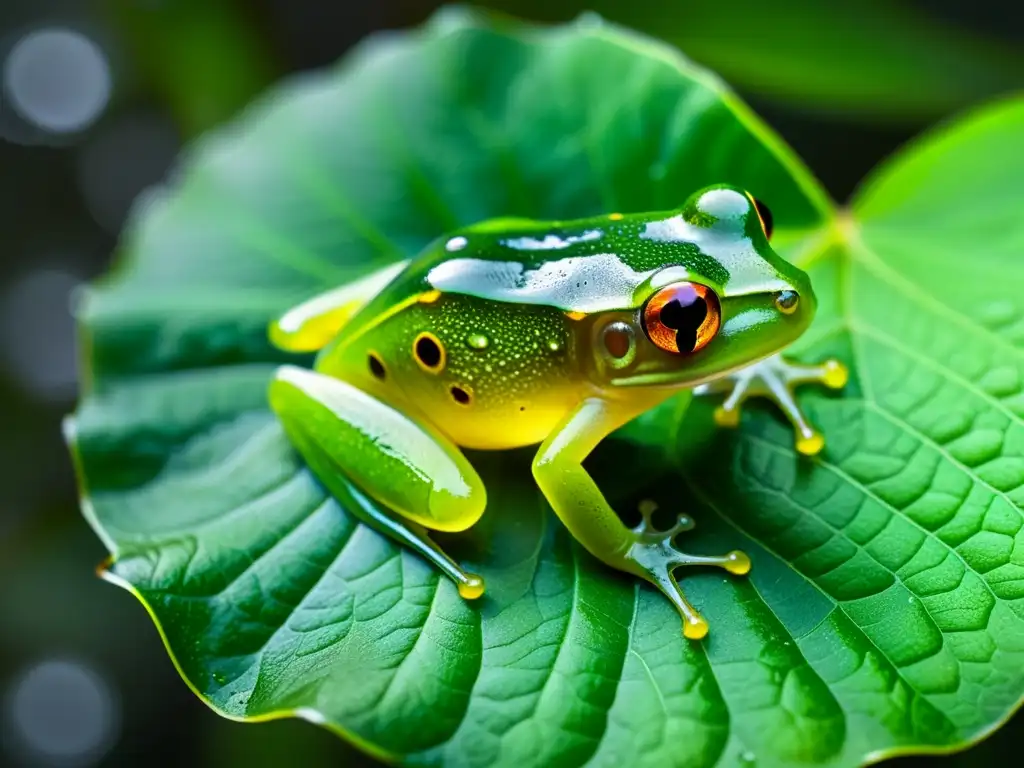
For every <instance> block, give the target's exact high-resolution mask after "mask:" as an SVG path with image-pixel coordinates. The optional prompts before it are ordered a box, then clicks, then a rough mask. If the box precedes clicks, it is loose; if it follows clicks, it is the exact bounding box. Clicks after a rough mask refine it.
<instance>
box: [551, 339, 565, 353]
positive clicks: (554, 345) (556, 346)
mask: <svg viewBox="0 0 1024 768" xmlns="http://www.w3.org/2000/svg"><path fill="white" fill-rule="evenodd" d="M548 349H550V350H551V351H552V352H561V351H562V342H560V341H559V340H558V339H551V340H549V341H548Z"/></svg>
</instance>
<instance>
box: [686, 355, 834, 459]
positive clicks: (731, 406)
mask: <svg viewBox="0 0 1024 768" xmlns="http://www.w3.org/2000/svg"><path fill="white" fill-rule="evenodd" d="M848 378H849V373H848V371H847V369H846V366H845V365H843V364H842V363H841V362H839V361H838V360H834V359H833V360H826V361H825V362H823V363H818V364H815V365H804V364H802V363H791V362H789V361H787V360H786V359H785V358H783V357H782V356H781V355H773V356H771V357H768V358H765V359H764V360H761V361H760V362H758V363H754V364H753V365H750V366H748V367H746V368H742V369H740V370H739V371H737V372H736V373H734V374H731V375H730V376H725V377H723V378H721V379H718V380H716V381H713V382H711V383H709V384H704V385H702V386H700V387H697V388H695V389H694V394H697V395H704V394H709V393H714V392H729V394H728V396H727V397H726V398H725V401H724V402H723V403H722V404H721V405H720V406H719V407H718V408H716V409H715V422H716V423H717V424H718V425H719V426H722V427H735V426H736V425H738V424H739V421H740V406H741V405H742V404H743V402H744V401H745V400H746V399H747V398H749V397H767V398H769V399H770V400H773V401H774V402H775V403H776V404H777V405H778V406H779V408H780V409H782V412H783V413H784V414H785V415H786V418H788V419H789V420H790V422H791V423H792V424H793V429H794V430H795V432H796V441H795V442H796V449H797V451H799V452H800V453H802V454H804V455H805V456H813V455H814V454H816V453H818V452H819V451H820V450H821V449H822V448H824V447H825V438H824V437H822V435H821V433H820V432H818V431H817V430H816V429H815V428H814V427H813V426H811V424H810V422H808V421H807V418H806V417H805V416H804V414H803V411H801V410H800V406H799V405H797V403H796V399H795V398H794V397H793V390H794V389H796V387H798V386H799V385H801V384H807V383H817V384H824V385H825V386H826V387H828V388H829V389H841V388H842V387H844V386H845V385H846V381H847V379H848Z"/></svg>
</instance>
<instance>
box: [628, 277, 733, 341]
mask: <svg viewBox="0 0 1024 768" xmlns="http://www.w3.org/2000/svg"><path fill="white" fill-rule="evenodd" d="M721 324H722V308H721V305H720V304H719V302H718V296H716V295H715V292H714V291H713V290H711V289H710V288H708V287H707V286H706V285H701V284H700V283H686V282H683V283H672V285H666V286H665V287H664V288H661V289H660V290H658V292H657V293H655V294H654V295H653V296H651V298H649V299H648V300H647V303H646V304H645V305H644V310H643V325H644V333H646V334H647V338H649V339H650V340H651V341H652V342H653V343H654V344H655V345H656V346H658V347H660V348H661V349H663V350H665V351H666V352H673V353H675V354H677V355H688V354H691V353H693V352H696V351H697V350H699V349H702V348H703V347H704V346H706V345H707V343H708V342H709V341H711V340H712V339H713V338H714V337H715V334H716V333H718V328H719V326H721Z"/></svg>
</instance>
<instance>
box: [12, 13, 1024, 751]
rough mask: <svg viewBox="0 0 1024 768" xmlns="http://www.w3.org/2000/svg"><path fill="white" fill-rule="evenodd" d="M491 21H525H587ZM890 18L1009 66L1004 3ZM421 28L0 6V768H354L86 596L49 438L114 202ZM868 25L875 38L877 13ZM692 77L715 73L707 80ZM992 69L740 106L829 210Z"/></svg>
mask: <svg viewBox="0 0 1024 768" xmlns="http://www.w3.org/2000/svg"><path fill="white" fill-rule="evenodd" d="M495 4H496V5H500V6H502V7H503V8H504V9H506V10H512V11H519V12H520V13H521V15H524V16H528V17H531V18H539V19H543V20H559V19H568V18H572V17H573V16H575V15H576V14H577V13H578V12H579V11H580V10H581V9H582V8H584V7H585V4H576V3H573V2H569V1H568V0H550V2H545V3H535V2H530V0H524V1H523V2H521V3H517V2H514V1H510V2H504V3H495ZM798 4H799V3H798ZM605 5H606V6H607V4H605ZM621 5H622V7H623V9H622V12H621V13H620V12H618V11H612V12H609V11H608V10H607V8H602V10H604V12H605V15H607V16H610V17H611V18H613V19H615V20H619V21H622V22H623V23H627V24H630V23H634V21H635V20H639V23H638V26H641V27H646V28H648V29H650V28H651V27H653V29H650V31H653V32H655V33H658V34H665V35H666V36H668V37H671V36H672V34H671V33H672V30H673V29H676V28H680V29H682V28H685V27H686V25H687V22H688V16H687V3H686V2H684V1H680V2H675V3H666V2H658V1H657V0H632V1H631V2H630V3H622V4H621ZM780 5H785V2H780V3H775V2H770V1H769V0H764V1H763V2H762V3H760V6H759V5H758V4H757V3H751V2H748V1H747V2H740V3H739V7H738V10H737V11H736V12H737V13H758V14H760V16H758V17H757V18H756V19H753V21H754V25H753V26H754V28H755V29H761V30H762V31H763V36H764V38H765V39H764V40H762V41H761V43H760V44H761V45H768V46H770V45H771V39H772V36H773V30H772V23H773V15H774V13H775V11H774V10H773V9H775V8H777V7H779V6H780ZM853 5H857V4H856V3H855V4H853ZM868 5H873V6H874V8H875V10H877V8H878V7H879V4H878V3H874V4H870V3H869V4H868ZM902 5H903V6H905V7H909V8H911V9H916V11H917V12H919V13H922V14H925V15H927V16H928V17H929V18H930V19H931V20H932V21H933V22H934V23H937V24H940V25H942V26H943V28H944V29H946V30H948V31H951V32H962V33H964V34H968V35H971V36H972V37H973V38H974V39H975V40H977V41H980V46H979V50H978V55H979V57H982V58H984V56H985V55H986V54H985V53H984V52H983V51H982V49H986V50H987V51H988V53H991V50H992V49H999V50H1006V51H1010V52H1013V51H1024V24H1022V23H1021V17H1020V13H1021V12H1020V11H1019V10H1018V7H1019V5H1020V4H1019V3H1018V2H1011V1H1010V0H1007V1H1006V2H996V0H973V1H972V2H957V1H956V0H941V1H936V0H932V1H931V2H918V3H903V4H902ZM435 7H436V5H435V3H432V2H426V1H425V0H374V1H373V2H359V3H356V2H352V3H350V4H345V3H344V0H237V2H235V1H233V0H228V1H226V2H219V0H133V1H132V2H119V1H117V0H112V1H111V2H101V1H99V0H97V2H92V3H91V2H89V1H88V0H0V74H2V77H3V78H4V80H3V93H2V96H3V98H2V100H0V254H2V257H0V764H8V763H9V764H11V765H41V766H46V765H83V766H84V765H98V764H102V765H125V764H128V765H134V764H139V763H143V762H144V763H147V764H148V763H157V764H172V765H176V764H181V765H186V764H188V765H200V766H205V765H222V764H232V765H234V764H242V763H243V761H246V762H251V763H256V764H267V765H271V764H282V763H284V764H293V763H294V764H300V765H308V766H314V765H321V764H322V765H328V764H330V765H355V764H358V763H361V762H363V759H362V758H360V757H359V756H357V755H355V754H354V753H352V752H351V751H349V749H348V748H347V747H346V746H344V745H343V744H342V743H341V742H340V741H338V740H337V739H336V738H335V737H333V736H331V735H329V734H328V733H326V732H325V731H322V730H319V729H317V728H314V727H312V726H309V725H306V724H304V723H297V722H282V723H273V724H268V725H260V726H252V725H238V724H234V723H231V722H228V721H226V720H223V719H221V718H219V717H217V716H215V715H214V714H213V713H212V712H210V711H209V710H208V709H207V708H206V707H205V706H204V705H203V704H202V703H201V702H200V701H199V700H198V699H197V698H196V697H195V696H193V694H192V693H191V692H190V691H189V690H188V688H187V687H186V686H185V685H184V683H183V682H182V681H181V679H180V678H179V677H178V676H177V674H176V673H175V671H174V669H173V667H172V665H171V663H170V660H169V659H168V657H167V655H166V653H165V652H164V649H163V646H162V644H161V642H160V640H159V638H158V636H157V633H156V630H155V629H154V627H153V625H152V624H151V622H150V620H149V618H148V617H147V615H146V614H145V611H144V610H143V609H142V608H141V607H140V606H139V605H138V603H137V602H136V601H135V600H134V599H133V598H132V597H131V596H130V595H128V594H126V593H125V592H122V591H120V590H117V589H115V588H113V587H110V586H108V585H105V584H103V583H102V582H100V581H99V580H97V579H96V578H95V577H94V575H93V569H94V567H95V565H96V564H97V563H99V562H100V561H101V560H102V559H103V557H104V556H105V555H106V552H105V550H104V548H103V546H102V544H101V543H100V542H99V541H98V540H97V539H96V537H95V536H94V535H93V533H92V532H91V531H90V530H89V528H88V526H87V525H86V524H85V522H84V521H83V519H82V518H81V516H80V514H79V511H78V507H77V502H76V497H75V485H74V478H73V475H72V471H71V466H70V463H69V460H68V456H67V452H66V450H65V447H64V443H63V440H62V437H61V432H60V424H61V419H62V417H63V416H64V415H65V414H66V413H68V412H69V411H70V410H72V409H73V408H74V403H75V396H76V386H75V378H76V377H75V371H76V365H77V363H76V359H75V348H74V347H75V344H74V332H73V324H72V320H71V316H70V313H69V309H68V307H69V296H70V293H71V291H72V290H73V288H74V286H75V285H77V284H80V283H81V282H83V281H88V280H90V279H92V278H94V277H95V276H97V275H99V274H101V273H102V272H103V271H104V270H105V269H106V267H107V264H108V262H109V260H110V256H111V252H112V250H113V249H114V246H115V243H116V237H117V233H118V232H119V230H120V227H121V225H122V223H123V221H124V217H125V214H126V212H127V210H128V208H129V205H130V202H131V200H132V199H133V198H134V197H135V195H136V194H137V193H138V192H140V191H141V190H142V189H144V188H145V187H146V186H148V185H150V184H153V183H156V182H158V181H159V180H160V179H161V177H162V176H163V174H164V173H165V171H166V170H167V168H168V166H169V164H170V163H171V162H172V160H173V158H174V157H175V155H176V153H177V151H178V149H179V148H180V146H182V144H183V143H185V142H187V141H188V139H190V138H191V137H192V136H194V135H196V134H198V133H201V132H202V131H203V130H205V129H207V128H209V127H212V126H214V125H216V124H217V123H219V122H221V121H222V120H224V119H227V118H228V117H230V116H231V115H232V114H233V113H234V112H235V111H236V110H237V109H238V108H240V107H241V106H242V105H244V104H245V103H246V102H247V101H248V100H249V99H250V98H251V97H252V96H254V95H255V94H257V93H259V92H260V90H262V88H264V87H265V86H266V85H267V84H269V83H271V82H273V81H274V80H276V79H277V78H278V77H280V76H282V75H285V74H287V73H289V72H292V71H296V70H302V69H306V68H311V67H317V66H321V65H324V64H328V63H331V62H333V61H334V60H335V59H336V58H337V57H338V56H340V55H341V54H343V53H344V52H345V51H346V50H347V49H348V48H349V47H350V46H351V45H352V44H353V43H355V42H356V41H358V40H360V39H361V38H362V37H364V36H365V35H366V34H368V33H370V32H372V31H374V30H379V29H390V28H399V27H404V26H408V25H412V24H415V23H418V22H419V21H422V20H423V19H424V18H426V16H428V15H429V14H430V12H431V11H432V10H433V9H434V8H435ZM634 17H635V18H634ZM872 18H875V17H872ZM879 18H881V21H880V22H879V24H884V23H885V16H884V13H883V14H882V15H881V17H879ZM749 20H750V19H748V21H749ZM929 23H931V22H929ZM747 26H748V27H749V25H747ZM882 31H883V30H882V28H881V26H878V27H875V28H874V29H872V28H871V26H870V25H869V26H868V29H867V30H866V31H865V30H863V29H862V30H860V31H859V32H858V31H856V30H852V31H851V34H860V35H861V36H862V38H863V39H860V40H856V41H854V42H856V43H857V44H858V45H860V46H861V47H862V48H864V47H867V48H868V49H870V46H871V45H872V35H874V34H875V33H878V34H881V32H882ZM687 34H689V35H693V34H695V32H694V30H692V29H691V30H689V31H688V32H687ZM922 34H923V33H922ZM810 36H811V37H812V38H813V34H811V35H810ZM684 37H685V35H684ZM810 48H811V50H810V51H809V52H808V53H807V66H808V67H813V66H814V65H815V62H814V57H815V56H819V57H828V56H833V55H843V51H829V50H822V49H819V50H817V51H815V50H813V45H812V46H810ZM688 50H689V49H688ZM940 55H941V54H940ZM696 58H698V60H702V61H704V63H707V64H708V65H709V66H710V67H712V68H713V69H714V68H720V65H721V63H722V62H720V61H715V60H707V58H708V57H707V56H705V57H703V58H701V57H696ZM711 58H712V59H714V58H715V57H714V55H711ZM1007 61H1008V64H1007V69H1006V71H1005V72H1002V73H1001V75H1000V77H998V78H995V80H993V78H990V77H986V76H984V75H978V76H977V78H976V80H972V79H971V77H973V75H971V76H969V77H968V78H967V80H966V85H965V83H964V82H958V83H957V94H958V95H957V96H956V98H950V100H949V103H948V104H946V105H932V106H930V107H927V108H919V107H914V108H912V109H911V108H907V109H902V108H901V107H900V106H899V105H898V104H897V105H896V106H895V107H894V106H893V104H891V103H890V104H887V105H880V106H879V107H878V109H872V108H871V107H870V106H868V107H865V106H864V105H863V104H861V105H859V106H856V107H851V108H849V109H846V108H836V107H835V106H834V105H830V106H829V107H827V108H824V109H823V108H820V107H817V106H815V104H814V102H813V99H810V98H808V99H806V100H805V101H804V102H802V101H801V99H800V98H799V97H787V98H780V97H779V95H778V93H777V92H776V91H777V89H773V88H772V87H770V85H771V78H772V72H771V71H770V70H766V71H765V72H763V73H756V72H755V73H754V76H752V77H750V78H747V79H745V80H744V81H743V82H741V83H740V84H739V88H738V90H739V91H740V93H741V95H742V96H743V97H744V98H745V99H746V100H747V101H748V102H749V103H750V104H751V105H752V106H753V107H754V109H755V110H756V111H757V112H759V113H760V114H761V115H762V116H763V117H764V118H765V119H766V120H767V122H768V123H769V124H771V125H772V126H773V127H774V128H775V129H776V130H777V131H779V132H780V133H781V134H782V136H783V137H784V138H785V139H786V140H787V141H788V142H789V143H790V144H791V145H792V146H793V147H795V149H796V151H797V152H798V153H799V154H800V155H801V156H802V157H803V158H804V159H805V161H806V162H807V163H808V165H809V166H810V167H811V168H812V170H813V171H814V172H815V173H816V174H817V175H818V177H819V178H820V179H822V181H823V182H824V184H825V186H826V187H827V188H828V190H829V192H830V193H831V194H832V196H833V197H834V199H836V200H837V201H840V202H842V201H844V200H846V199H847V197H848V196H849V194H850V193H851V191H852V190H853V189H854V187H855V185H856V183H857V182H858V181H859V180H860V179H861V178H862V177H863V176H864V175H865V174H866V173H867V172H868V171H870V170H871V169H872V168H873V167H874V166H875V165H876V164H877V163H878V162H879V161H880V160H881V159H883V158H884V157H885V156H886V155H887V154H889V153H891V152H892V151H894V150H895V149H896V148H897V147H898V146H899V145H900V144H902V143H903V142H904V141H905V140H907V139H908V138H910V137H911V136H913V135H915V134H917V133H919V132H920V131H921V130H922V129H923V128H925V127H927V126H928V125H931V124H933V123H935V122H938V121H940V120H942V119H944V118H946V117H947V115H948V113H949V112H950V111H954V110H956V109H958V108H961V107H964V106H967V105H969V103H970V102H971V101H981V100H983V99H985V98H987V97H989V96H990V95H992V94H993V93H996V92H1000V91H1005V90H1008V89H1009V90H1012V89H1019V88H1020V87H1021V86H1024V66H1022V67H1021V68H1020V69H1015V68H1014V66H1015V65H1012V64H1010V63H1009V62H1010V59H1009V58H1008V59H1007ZM726 63H727V62H726ZM762 75H763V76H762ZM1017 75H1021V76H1020V77H1017ZM759 83H761V84H759ZM762 85H764V87H762ZM1022 151H1024V137H1022ZM1022 183H1024V181H1022ZM1022 215H1024V213H1022ZM1014 732H1016V733H1019V734H1022V735H1024V724H1022V722H1021V718H1020V717H1018V718H1017V721H1016V723H1014V724H1011V725H1010V726H1009V727H1007V728H1006V729H1005V730H1003V731H1002V732H1001V733H1000V734H999V735H998V736H997V737H995V738H993V739H990V740H989V741H987V742H985V743H983V744H982V745H981V746H979V747H977V748H975V749H974V750H972V751H971V752H968V753H966V754H964V755H961V756H958V757H957V758H951V759H949V760H945V761H943V762H944V763H946V764H950V765H952V761H953V760H956V761H957V763H959V764H963V765H974V764H978V763H981V762H984V763H987V762H996V761H999V760H1005V759H1006V758H1007V757H1008V756H1009V755H1010V749H1011V746H1010V745H1011V744H1012V742H1013V741H1014V735H1013V734H1014ZM897 762H898V763H899V764H901V765H903V766H904V768H909V767H910V766H911V765H925V764H933V762H938V761H934V760H933V759H922V758H917V759H914V760H901V761H897ZM895 764H897V763H894V765H895Z"/></svg>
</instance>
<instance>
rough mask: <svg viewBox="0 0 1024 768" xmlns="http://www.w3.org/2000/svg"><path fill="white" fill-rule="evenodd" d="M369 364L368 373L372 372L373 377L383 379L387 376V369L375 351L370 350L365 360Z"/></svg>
mask: <svg viewBox="0 0 1024 768" xmlns="http://www.w3.org/2000/svg"><path fill="white" fill-rule="evenodd" d="M367 362H368V364H369V366H370V373H372V374H373V376H374V378H376V379H379V380H380V381H384V379H385V378H387V373H388V372H387V371H386V370H385V368H384V363H383V362H382V361H381V359H380V357H378V356H377V354H376V353H375V352H371V353H370V355H369V360H368V361H367Z"/></svg>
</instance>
